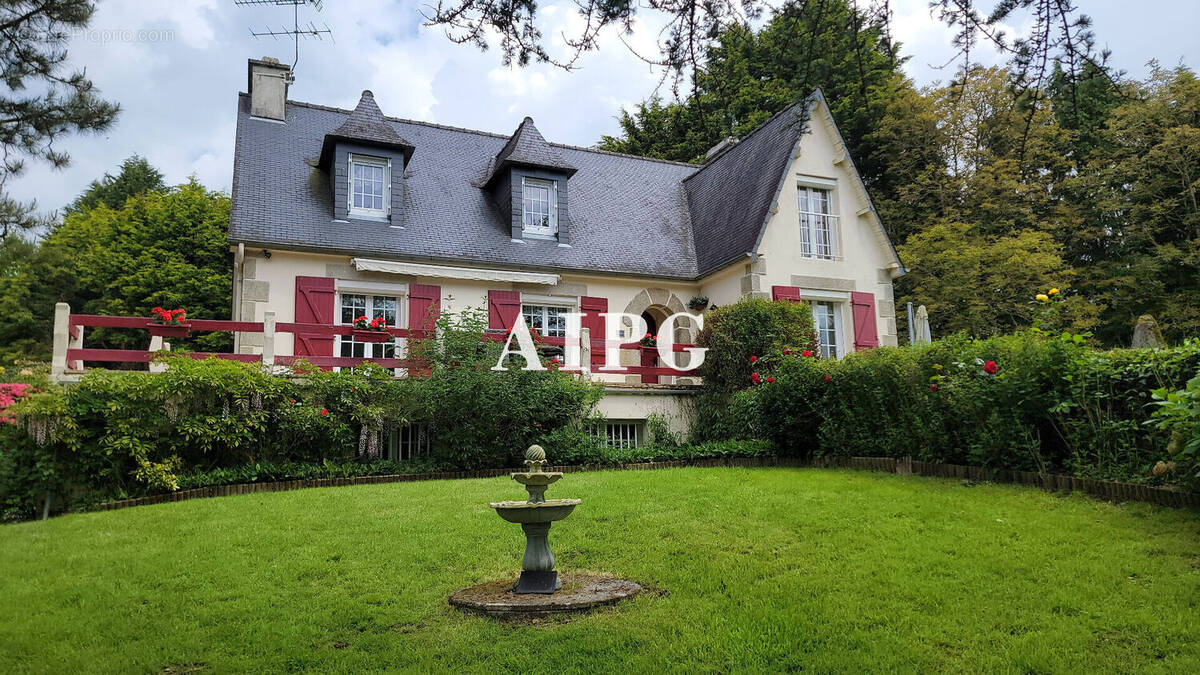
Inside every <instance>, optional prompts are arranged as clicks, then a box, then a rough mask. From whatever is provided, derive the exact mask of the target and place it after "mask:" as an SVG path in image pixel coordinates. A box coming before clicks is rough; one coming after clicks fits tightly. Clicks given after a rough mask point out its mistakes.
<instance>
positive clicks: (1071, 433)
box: [697, 333, 1200, 481]
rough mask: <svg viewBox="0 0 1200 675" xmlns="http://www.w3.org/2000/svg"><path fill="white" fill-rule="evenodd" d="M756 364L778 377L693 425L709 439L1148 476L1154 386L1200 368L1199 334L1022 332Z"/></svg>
mask: <svg viewBox="0 0 1200 675" xmlns="http://www.w3.org/2000/svg"><path fill="white" fill-rule="evenodd" d="M766 362H767V363H768V364H769V365H768V366H764V367H763V368H762V369H761V372H762V373H764V374H766V373H770V375H771V376H772V377H773V378H774V379H775V382H774V383H766V382H765V380H764V383H763V384H759V385H755V386H751V387H748V388H746V389H745V390H744V391H743V392H740V393H739V394H736V395H734V396H732V397H730V399H729V400H730V401H732V402H734V405H730V406H728V407H726V408H724V409H721V410H718V411H716V412H715V413H714V414H713V415H714V417H713V419H705V418H701V419H698V420H697V422H698V424H699V425H701V426H704V427H705V428H706V429H708V430H709V432H710V433H711V434H712V435H714V436H716V437H724V438H746V437H757V438H763V439H767V440H769V441H771V443H772V445H773V447H774V448H775V450H776V451H777V452H779V453H780V454H785V455H795V456H801V457H805V456H810V455H846V456H856V455H857V456H888V457H904V456H911V457H913V458H916V459H920V460H924V461H932V462H947V463H957V464H972V465H977V466H988V467H1003V468H1009V469H1022V470H1035V471H1065V472H1068V473H1071V474H1074V475H1079V476H1089V477H1097V478H1119V479H1136V480H1147V481H1154V480H1161V478H1156V477H1154V476H1152V474H1151V468H1152V467H1153V465H1154V464H1155V462H1157V461H1158V460H1160V459H1163V458H1164V451H1165V448H1166V446H1167V440H1168V436H1169V434H1168V432H1167V431H1165V430H1160V429H1158V428H1156V427H1154V426H1149V427H1148V426H1147V425H1146V421H1147V420H1148V419H1149V417H1150V415H1151V413H1152V412H1153V410H1152V408H1151V407H1150V406H1149V405H1148V404H1150V402H1151V400H1150V390H1151V389H1154V388H1158V387H1168V388H1171V389H1175V388H1179V387H1181V386H1182V385H1183V382H1184V381H1185V380H1186V379H1187V378H1188V377H1190V376H1191V374H1192V373H1195V372H1196V369H1197V368H1198V367H1200V344H1197V343H1189V344H1187V345H1185V346H1184V347H1181V348H1178V349H1170V350H1165V349H1164V350H1114V351H1109V352H1099V351H1094V350H1091V349H1088V348H1087V347H1085V346H1082V345H1080V344H1078V343H1077V342H1076V341H1074V340H1073V339H1069V340H1063V339H1060V338H1057V337H1056V338H1050V337H1046V336H1044V335H1039V334H1036V333H1026V334H1021V335H1014V336H1005V337H998V338H992V339H988V340H969V339H966V338H963V337H951V338H948V339H945V340H940V341H938V342H936V343H934V344H932V345H927V346H918V347H903V348H880V349H873V350H869V351H862V352H855V353H853V354H850V355H848V356H846V357H845V358H844V359H842V360H840V361H823V360H819V359H812V358H804V357H800V356H796V355H794V354H791V355H783V354H782V353H777V354H771V355H768V358H767V359H766Z"/></svg>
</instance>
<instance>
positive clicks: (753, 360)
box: [750, 356, 758, 363]
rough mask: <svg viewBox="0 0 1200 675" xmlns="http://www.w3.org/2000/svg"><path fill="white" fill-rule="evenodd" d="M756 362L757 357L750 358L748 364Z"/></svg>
mask: <svg viewBox="0 0 1200 675" xmlns="http://www.w3.org/2000/svg"><path fill="white" fill-rule="evenodd" d="M756 361H758V357H757V356H751V357H750V363H754V362H756Z"/></svg>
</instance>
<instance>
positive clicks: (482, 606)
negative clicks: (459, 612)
mask: <svg viewBox="0 0 1200 675" xmlns="http://www.w3.org/2000/svg"><path fill="white" fill-rule="evenodd" d="M525 465H526V466H528V467H529V470H528V471H520V472H517V473H514V474H512V478H513V480H515V481H517V482H518V483H520V484H521V485H523V486H525V491H526V492H528V493H529V498H528V499H527V500H525V501H523V502H517V501H506V502H492V503H491V506H492V508H494V509H496V513H497V515H499V516H500V517H501V518H503V519H504V520H507V521H508V522H510V523H517V524H519V525H520V526H521V530H522V531H523V532H524V533H525V556H524V558H522V560H521V577H520V578H519V579H517V583H516V584H515V585H514V584H513V583H512V582H511V581H491V582H488V583H485V584H479V585H478V586H472V587H471V588H464V589H462V590H460V591H457V592H455V593H453V594H451V596H450V604H452V605H454V606H456V607H459V608H462V609H463V610H466V611H471V612H478V613H480V614H484V615H486V616H491V617H496V618H513V617H524V616H537V615H542V614H551V613H557V612H578V611H584V610H588V609H591V608H593V607H599V606H601V605H606V604H610V603H614V602H617V601H619V600H622V599H625V598H630V597H633V596H634V595H636V594H637V593H638V592H639V591H641V590H642V587H641V586H639V585H638V584H637V583H635V582H633V581H629V580H627V579H616V578H613V577H609V576H607V575H595V574H587V575H584V574H572V575H571V576H568V577H567V579H566V587H565V588H564V585H563V580H562V579H559V577H558V572H557V571H556V570H555V569H554V553H553V552H552V551H551V550H550V541H549V535H550V525H551V524H552V523H554V521H556V520H562V519H563V518H566V517H567V516H569V515H571V511H573V510H575V507H576V506H578V505H579V504H580V500H578V499H546V496H545V495H546V488H547V487H549V486H550V484H551V483H554V482H555V481H557V480H558V479H560V478H562V473H560V472H557V471H542V467H544V466H545V465H546V451H545V450H542V448H541V447H539V446H537V445H533V446H530V447H529V449H528V450H526V451H525Z"/></svg>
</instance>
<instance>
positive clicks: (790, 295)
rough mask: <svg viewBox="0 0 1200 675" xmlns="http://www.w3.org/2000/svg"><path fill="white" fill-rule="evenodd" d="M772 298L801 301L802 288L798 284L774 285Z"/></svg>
mask: <svg viewBox="0 0 1200 675" xmlns="http://www.w3.org/2000/svg"><path fill="white" fill-rule="evenodd" d="M771 299H772V300H787V301H788V302H800V288H799V287H798V286H772V287H771Z"/></svg>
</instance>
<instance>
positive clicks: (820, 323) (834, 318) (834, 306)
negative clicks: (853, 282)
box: [812, 300, 842, 359]
mask: <svg viewBox="0 0 1200 675" xmlns="http://www.w3.org/2000/svg"><path fill="white" fill-rule="evenodd" d="M812 313H813V327H814V328H815V329H816V331H817V348H818V349H819V350H820V352H821V358H825V359H837V358H841V357H842V348H841V340H842V304H841V303H837V302H826V301H822V300H818V301H815V302H813V303H812Z"/></svg>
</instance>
